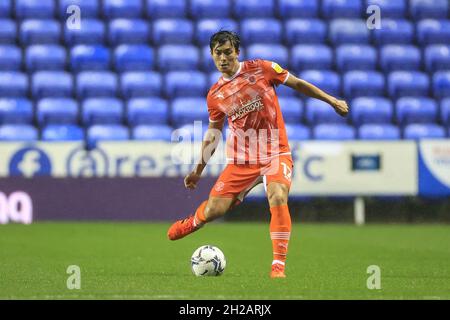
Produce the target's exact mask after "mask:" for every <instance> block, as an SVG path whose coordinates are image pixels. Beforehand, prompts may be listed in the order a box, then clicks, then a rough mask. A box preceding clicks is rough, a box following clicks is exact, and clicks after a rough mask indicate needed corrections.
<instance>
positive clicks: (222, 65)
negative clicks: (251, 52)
mask: <svg viewBox="0 0 450 320" xmlns="http://www.w3.org/2000/svg"><path fill="white" fill-rule="evenodd" d="M211 55H212V58H213V60H214V64H215V65H216V68H217V69H218V70H219V71H220V72H222V73H223V74H226V75H227V76H232V75H233V74H234V73H235V72H236V71H237V69H239V60H238V57H239V50H236V49H235V48H234V47H233V45H232V44H231V42H230V41H227V42H225V43H224V44H217V45H216V46H215V47H214V48H213V50H212V52H211Z"/></svg>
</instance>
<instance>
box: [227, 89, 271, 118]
mask: <svg viewBox="0 0 450 320" xmlns="http://www.w3.org/2000/svg"><path fill="white" fill-rule="evenodd" d="M262 109H264V104H263V102H262V98H261V97H260V96H259V95H257V96H256V98H255V99H253V100H248V101H242V100H241V105H240V106H237V107H234V108H233V110H232V111H231V112H230V113H229V114H228V116H229V117H231V121H234V120H237V119H241V118H242V117H244V116H245V115H246V114H248V113H250V112H253V111H260V110H262Z"/></svg>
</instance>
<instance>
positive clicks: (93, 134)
mask: <svg viewBox="0 0 450 320" xmlns="http://www.w3.org/2000/svg"><path fill="white" fill-rule="evenodd" d="M129 137H130V132H129V131H128V127H126V126H123V125H119V124H96V125H93V126H90V127H89V128H88V129H87V147H88V148H93V147H95V145H96V144H97V142H99V141H102V140H104V141H123V140H128V139H129Z"/></svg>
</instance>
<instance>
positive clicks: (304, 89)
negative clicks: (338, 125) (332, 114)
mask: <svg viewBox="0 0 450 320" xmlns="http://www.w3.org/2000/svg"><path fill="white" fill-rule="evenodd" d="M284 85H286V86H288V87H290V88H292V89H294V90H297V91H298V92H300V93H302V94H304V95H307V96H308V97H311V98H316V99H319V100H322V101H325V102H326V103H328V104H329V105H331V106H332V107H333V108H334V110H335V111H336V112H337V113H338V114H339V115H340V116H343V117H345V116H346V115H347V114H348V106H347V103H346V102H345V101H344V100H339V99H337V98H335V97H333V96H331V95H329V94H328V93H326V92H324V91H323V90H321V89H319V88H318V87H316V86H315V85H313V84H311V83H309V82H308V81H305V80H302V79H299V78H297V77H296V76H293V75H292V74H289V75H288V78H287V79H286V81H285V82H284Z"/></svg>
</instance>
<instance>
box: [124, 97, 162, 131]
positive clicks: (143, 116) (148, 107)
mask: <svg viewBox="0 0 450 320" xmlns="http://www.w3.org/2000/svg"><path fill="white" fill-rule="evenodd" d="M127 120H128V123H129V124H130V125H132V126H135V125H140V124H163V123H167V121H168V120H169V105H168V103H167V100H164V99H161V98H134V99H130V100H128V102H127Z"/></svg>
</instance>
